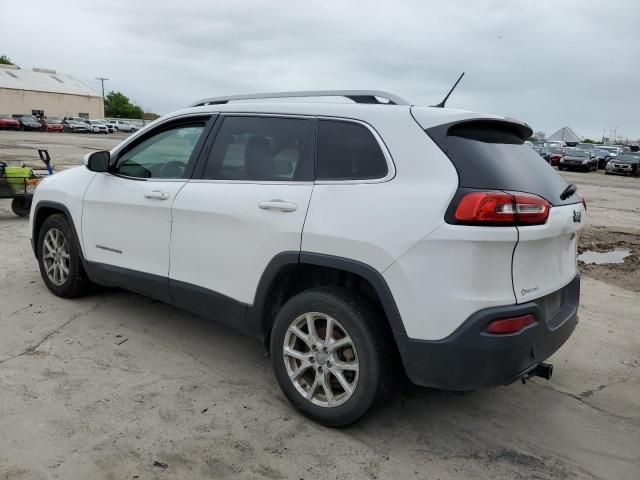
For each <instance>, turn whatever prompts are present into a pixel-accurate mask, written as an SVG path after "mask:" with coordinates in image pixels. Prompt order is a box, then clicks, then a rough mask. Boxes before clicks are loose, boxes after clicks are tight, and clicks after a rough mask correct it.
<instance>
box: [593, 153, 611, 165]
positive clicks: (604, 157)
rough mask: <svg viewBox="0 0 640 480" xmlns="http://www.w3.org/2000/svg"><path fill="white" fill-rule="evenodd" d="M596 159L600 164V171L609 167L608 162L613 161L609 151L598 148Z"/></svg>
mask: <svg viewBox="0 0 640 480" xmlns="http://www.w3.org/2000/svg"><path fill="white" fill-rule="evenodd" d="M595 159H596V160H597V162H598V169H600V170H602V169H603V168H605V166H606V165H607V162H608V161H609V160H610V159H611V156H610V154H609V151H608V150H605V149H603V148H598V149H596V150H595Z"/></svg>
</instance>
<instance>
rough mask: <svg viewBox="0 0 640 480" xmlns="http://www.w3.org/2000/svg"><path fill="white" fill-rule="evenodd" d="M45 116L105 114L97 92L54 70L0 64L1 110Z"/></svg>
mask: <svg viewBox="0 0 640 480" xmlns="http://www.w3.org/2000/svg"><path fill="white" fill-rule="evenodd" d="M40 111H44V114H45V115H46V116H47V117H60V118H62V117H64V116H74V117H88V118H103V117H104V99H103V98H102V96H101V95H100V94H99V93H96V92H94V91H93V90H91V89H90V88H89V87H87V86H86V85H84V84H83V83H81V82H80V81H78V80H76V79H75V78H73V77H70V76H69V75H61V74H59V73H56V71H55V70H47V69H43V68H34V69H33V70H23V69H20V68H17V67H15V66H13V65H0V114H18V113H21V114H27V115H29V114H36V113H38V112H40Z"/></svg>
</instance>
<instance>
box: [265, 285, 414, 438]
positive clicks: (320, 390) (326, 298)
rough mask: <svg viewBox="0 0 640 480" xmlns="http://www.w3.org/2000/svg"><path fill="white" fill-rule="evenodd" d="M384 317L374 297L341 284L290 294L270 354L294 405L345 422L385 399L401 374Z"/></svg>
mask: <svg viewBox="0 0 640 480" xmlns="http://www.w3.org/2000/svg"><path fill="white" fill-rule="evenodd" d="M383 322H384V318H383V317H382V316H381V314H380V313H379V312H378V311H377V309H375V308H373V306H372V305H371V304H370V303H369V302H367V301H366V300H364V299H363V298H362V297H360V296H357V295H354V294H352V293H350V292H348V291H347V290H345V289H342V288H336V287H320V288H314V289H311V290H307V291H304V292H302V293H300V294H298V295H296V296H294V297H293V298H291V299H290V300H289V301H288V302H287V303H286V304H285V305H284V306H283V307H282V309H281V310H280V311H279V312H278V315H277V317H276V320H275V323H274V325H273V331H272V334H271V356H272V364H273V370H274V373H275V376H276V379H277V381H278V384H279V385H280V388H281V389H282V391H283V393H284V394H285V395H286V397H287V398H288V399H289V401H290V402H291V403H292V404H293V406H294V407H296V408H297V409H298V410H299V411H300V412H302V413H303V414H304V415H306V416H307V417H309V418H311V419H313V420H315V421H316V422H318V423H321V424H323V425H326V426H329V427H342V426H345V425H349V424H351V423H353V422H355V421H357V420H359V419H360V418H362V417H363V416H364V415H365V414H366V413H367V412H368V411H369V410H370V409H371V408H372V407H373V406H374V405H375V404H378V403H382V401H384V400H385V399H386V398H387V397H388V395H389V393H390V392H391V391H392V386H393V378H394V373H395V376H396V377H402V375H397V372H394V367H395V366H396V365H397V364H398V362H397V361H396V358H397V357H396V352H395V349H394V348H393V345H391V344H390V341H389V338H390V337H389V335H388V334H387V332H386V331H385V329H384V323H383ZM310 324H311V325H312V326H313V327H312V328H313V330H314V331H315V333H314V332H312V331H311V329H310V327H309V325H310ZM329 325H330V326H331V328H330V329H329V330H327V328H328V326H329ZM296 332H297V333H296ZM327 332H329V334H328V335H327ZM333 345H340V346H338V347H337V348H336V347H333ZM296 374H297V375H296ZM325 388H326V389H325Z"/></svg>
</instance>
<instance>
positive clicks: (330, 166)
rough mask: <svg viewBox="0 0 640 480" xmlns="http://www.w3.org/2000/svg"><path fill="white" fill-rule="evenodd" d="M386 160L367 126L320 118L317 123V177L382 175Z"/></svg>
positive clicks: (376, 176)
mask: <svg viewBox="0 0 640 480" xmlns="http://www.w3.org/2000/svg"><path fill="white" fill-rule="evenodd" d="M387 173H388V167H387V160H386V158H385V157H384V154H383V153H382V150H381V149H380V145H379V144H378V142H377V140H376V139H375V137H374V136H373V134H372V133H371V132H370V131H369V129H368V128H366V127H364V126H363V125H360V124H358V123H351V122H342V121H334V120H320V122H319V125H318V158H317V178H318V180H367V179H374V178H383V177H385V176H386V175H387Z"/></svg>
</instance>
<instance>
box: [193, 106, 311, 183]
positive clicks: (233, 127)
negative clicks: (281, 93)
mask: <svg viewBox="0 0 640 480" xmlns="http://www.w3.org/2000/svg"><path fill="white" fill-rule="evenodd" d="M308 137H309V121H308V120H305V119H300V118H280V117H242V116H229V117H226V118H224V120H223V123H222V125H221V127H220V130H219V131H218V134H217V135H216V139H215V143H214V145H213V149H212V151H211V155H210V156H209V160H208V162H207V165H206V167H205V171H204V174H203V178H205V179H210V180H250V181H251V180H272V181H278V180H280V181H290V180H312V179H313V160H312V157H311V156H310V155H309V153H310V152H309V149H308V148H305V147H306V144H307V138H308Z"/></svg>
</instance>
